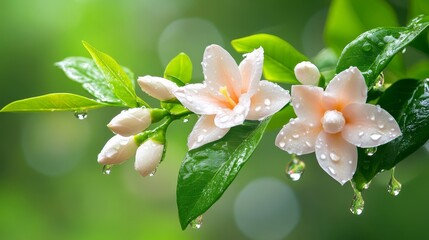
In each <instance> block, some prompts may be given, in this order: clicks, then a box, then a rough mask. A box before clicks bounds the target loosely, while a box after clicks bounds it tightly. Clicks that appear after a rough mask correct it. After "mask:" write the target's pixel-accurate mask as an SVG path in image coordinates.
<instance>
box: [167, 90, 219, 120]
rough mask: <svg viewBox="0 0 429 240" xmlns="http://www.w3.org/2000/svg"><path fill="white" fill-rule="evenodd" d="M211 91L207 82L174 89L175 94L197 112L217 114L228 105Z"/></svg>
mask: <svg viewBox="0 0 429 240" xmlns="http://www.w3.org/2000/svg"><path fill="white" fill-rule="evenodd" d="M209 91H210V90H209V89H208V88H207V86H206V85H205V84H202V83H196V84H189V85H186V86H184V87H180V88H178V89H177V90H175V91H173V94H174V95H175V96H176V98H177V99H178V100H179V101H180V102H181V103H182V104H183V105H184V106H185V107H186V108H187V109H189V110H191V111H192V112H194V113H196V114H217V113H218V112H220V110H221V109H222V108H224V107H226V106H225V104H224V103H223V102H222V101H219V100H217V99H216V98H215V97H213V96H212V95H211V93H210V92H209Z"/></svg>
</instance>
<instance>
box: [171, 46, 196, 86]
mask: <svg viewBox="0 0 429 240" xmlns="http://www.w3.org/2000/svg"><path fill="white" fill-rule="evenodd" d="M164 78H166V79H168V80H170V81H173V82H174V83H176V84H177V85H179V86H183V85H184V83H189V82H190V81H191V79H192V62H191V59H190V58H189V57H188V55H186V54H185V53H179V55H177V56H176V57H174V58H173V59H172V60H171V61H170V62H169V63H168V65H167V67H166V68H165V72H164Z"/></svg>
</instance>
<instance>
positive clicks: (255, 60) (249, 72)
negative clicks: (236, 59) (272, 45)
mask: <svg viewBox="0 0 429 240" xmlns="http://www.w3.org/2000/svg"><path fill="white" fill-rule="evenodd" d="M263 63H264V49H263V48H262V47H260V48H258V49H255V50H254V51H253V52H251V53H248V54H247V55H246V57H245V59H244V60H243V61H242V62H241V63H240V65H239V66H238V68H239V69H240V73H241V80H242V82H241V93H249V94H251V95H252V94H254V93H255V92H256V90H257V89H258V86H259V81H260V80H261V76H262V66H263Z"/></svg>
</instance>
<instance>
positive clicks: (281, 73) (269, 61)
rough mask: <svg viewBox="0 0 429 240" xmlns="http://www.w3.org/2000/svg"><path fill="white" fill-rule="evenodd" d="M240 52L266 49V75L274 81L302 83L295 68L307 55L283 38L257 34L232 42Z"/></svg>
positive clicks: (305, 59)
mask: <svg viewBox="0 0 429 240" xmlns="http://www.w3.org/2000/svg"><path fill="white" fill-rule="evenodd" d="M231 44H232V46H233V47H234V49H235V50H236V51H237V52H239V53H249V52H252V51H253V50H254V49H257V48H259V47H262V48H263V49H264V76H265V78H266V79H267V80H271V81H274V82H282V83H290V84H300V82H299V81H298V80H297V79H296V78H295V74H294V71H293V69H294V68H295V66H296V64H298V63H300V62H302V61H307V60H308V59H307V57H306V56H304V55H303V54H302V53H300V52H298V51H297V50H296V49H295V48H293V47H292V46H291V45H290V44H289V43H288V42H286V41H284V40H283V39H281V38H279V37H276V36H273V35H269V34H256V35H252V36H248V37H244V38H239V39H235V40H233V41H232V42H231Z"/></svg>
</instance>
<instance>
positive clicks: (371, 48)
mask: <svg viewBox="0 0 429 240" xmlns="http://www.w3.org/2000/svg"><path fill="white" fill-rule="evenodd" d="M428 26H429V18H428V17H425V18H422V17H419V18H416V19H414V20H413V21H412V22H411V24H410V25H409V26H407V27H393V28H376V29H373V30H370V31H368V32H365V33H363V34H362V35H360V36H359V37H358V38H356V39H355V40H354V41H353V42H351V43H350V44H349V45H347V46H346V48H345V49H344V51H343V53H342V54H341V56H340V59H339V61H338V65H337V69H336V72H337V73H339V72H341V71H343V70H345V69H347V68H349V67H350V66H355V67H358V68H359V70H360V71H361V72H362V74H363V75H364V77H365V80H366V84H367V85H368V87H372V86H373V85H374V83H375V81H376V79H377V77H378V76H379V74H380V73H381V71H383V69H384V68H385V67H386V66H387V65H388V64H389V62H390V61H391V60H392V58H393V57H394V56H395V54H397V53H398V52H400V51H401V50H402V49H403V48H405V47H406V46H407V45H408V44H409V43H410V42H411V41H413V40H414V39H415V38H416V37H418V36H419V35H420V34H421V33H422V32H423V31H424V30H425V29H426V28H427V27H428Z"/></svg>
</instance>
